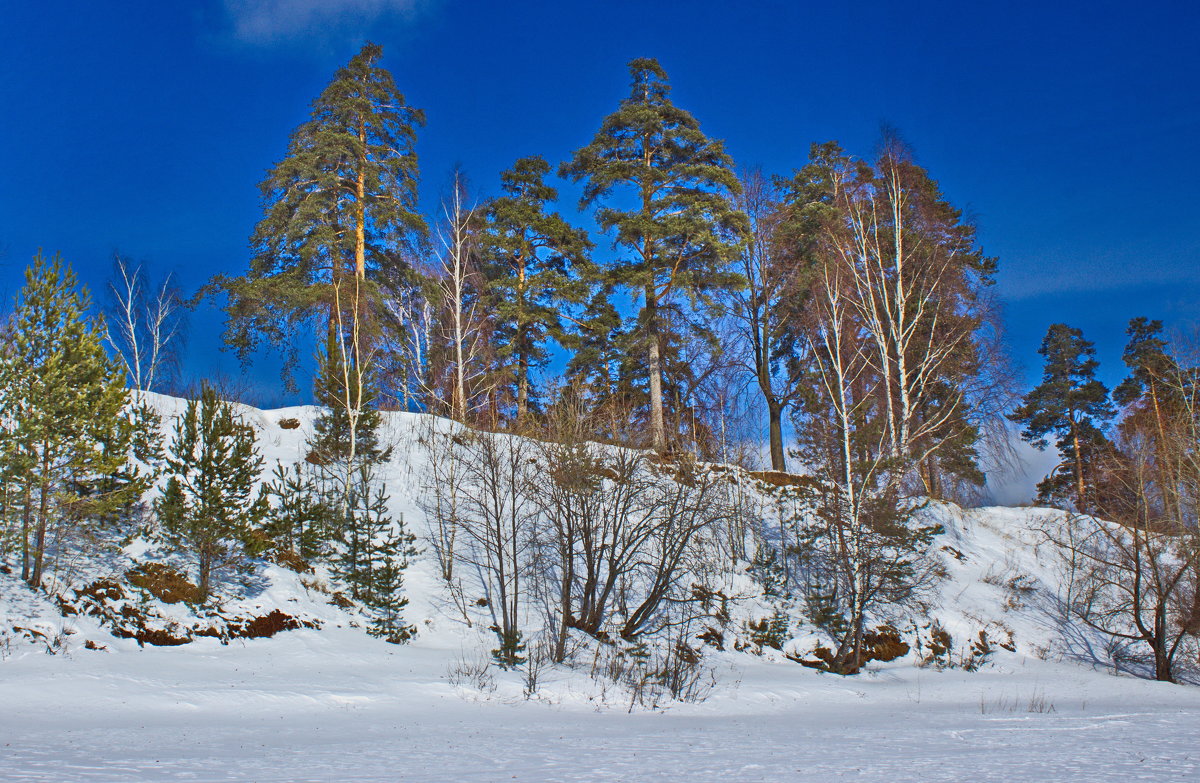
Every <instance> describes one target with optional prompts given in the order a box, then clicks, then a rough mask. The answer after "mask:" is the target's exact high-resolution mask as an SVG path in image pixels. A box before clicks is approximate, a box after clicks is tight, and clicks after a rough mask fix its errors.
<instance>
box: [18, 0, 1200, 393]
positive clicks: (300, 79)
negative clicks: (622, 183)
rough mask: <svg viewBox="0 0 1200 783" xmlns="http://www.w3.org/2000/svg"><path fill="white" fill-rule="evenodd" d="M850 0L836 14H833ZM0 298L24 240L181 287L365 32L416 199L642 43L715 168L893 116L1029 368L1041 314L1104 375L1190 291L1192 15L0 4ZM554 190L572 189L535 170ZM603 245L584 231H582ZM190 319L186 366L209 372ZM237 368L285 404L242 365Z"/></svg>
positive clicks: (846, 139) (208, 318)
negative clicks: (990, 276) (395, 90)
mask: <svg viewBox="0 0 1200 783" xmlns="http://www.w3.org/2000/svg"><path fill="white" fill-rule="evenodd" d="M851 6H852V7H851ZM0 9H2V17H0V22H2V23H0V105H2V106H3V107H4V113H3V115H2V116H0V295H3V296H4V297H5V299H6V300H11V296H12V294H13V293H15V291H16V289H17V287H18V285H19V282H20V272H21V269H22V268H23V267H24V265H25V264H26V263H27V262H28V260H29V258H30V257H31V256H32V254H33V253H34V252H35V251H36V250H37V248H38V247H44V248H45V249H46V250H47V251H55V250H58V251H62V253H63V254H64V256H65V257H66V258H67V259H68V260H69V261H71V262H72V263H73V264H74V266H75V267H76V268H77V270H78V271H79V272H80V273H81V275H82V276H83V278H84V279H85V280H86V281H87V282H89V283H90V284H92V285H93V287H99V286H101V285H102V284H103V281H104V279H105V275H106V274H107V272H108V269H109V266H110V258H111V254H112V252H113V250H115V249H119V250H120V251H121V252H122V253H123V254H126V255H129V256H132V257H134V258H136V259H142V260H145V261H147V262H148V263H150V264H151V265H153V266H154V267H155V268H157V269H161V270H171V271H173V272H174V273H175V274H176V275H177V277H178V279H179V280H180V281H181V283H182V284H183V285H184V287H185V288H188V289H194V288H196V287H198V286H199V285H201V284H202V283H203V282H204V281H205V280H207V279H208V278H209V277H211V276H212V275H213V274H216V273H238V272H239V271H241V270H242V269H244V267H245V264H246V260H247V249H246V237H247V236H248V235H249V233H250V231H251V228H252V227H253V225H254V223H255V221H256V220H257V218H258V216H259V205H258V200H257V199H258V195H257V189H256V183H257V182H258V180H259V179H261V177H262V175H263V173H264V171H265V170H266V169H267V168H268V167H269V166H270V165H271V164H272V163H273V162H275V161H276V160H278V159H279V158H280V157H281V155H282V154H283V152H284V150H285V147H286V141H287V137H288V134H289V133H290V132H291V130H292V129H293V128H294V127H295V126H296V125H298V124H299V123H300V122H302V121H303V120H304V119H305V117H306V113H307V109H308V105H309V102H310V101H311V100H312V99H313V98H314V97H315V96H316V95H317V94H318V93H319V92H320V91H321V89H322V88H323V86H324V85H325V83H326V82H327V81H328V79H329V77H330V76H331V74H332V73H333V71H334V70H335V69H336V68H337V67H338V66H339V65H341V64H342V63H344V62H345V61H346V60H347V59H349V57H350V56H351V55H353V54H354V53H355V52H356V51H357V49H358V47H359V46H360V45H361V44H362V42H363V41H364V40H367V39H371V40H375V41H376V42H378V43H380V44H382V45H383V47H384V53H385V62H384V65H386V66H387V67H388V68H389V69H390V70H391V71H392V72H393V74H394V75H395V78H396V81H397V83H398V84H399V86H400V88H401V89H402V90H403V91H404V92H405V93H406V95H407V97H408V99H409V102H410V103H412V104H413V105H415V106H419V107H421V108H423V109H425V111H426V112H427V114H428V118H429V121H428V124H427V126H426V127H425V129H424V130H423V132H422V133H421V136H420V140H419V144H418V153H419V155H420V160H421V169H422V180H423V181H422V203H423V206H424V208H425V210H426V211H427V212H429V213H433V212H434V210H435V208H436V204H437V199H438V196H439V194H440V192H442V191H443V190H444V187H445V183H446V182H447V179H448V177H449V174H450V171H451V170H452V168H453V166H455V165H456V164H461V165H462V166H463V167H464V169H465V170H466V172H467V174H468V176H469V177H470V179H471V182H472V184H473V186H474V188H475V191H476V193H477V194H479V195H480V196H486V195H488V194H489V193H491V192H493V191H494V189H495V186H496V183H497V181H498V174H499V172H500V171H502V170H503V169H505V168H507V167H508V166H509V165H511V163H512V162H513V161H514V160H515V159H516V158H518V157H520V156H524V155H530V154H541V155H544V156H545V157H547V158H548V159H549V160H551V161H552V162H557V161H559V160H562V159H564V158H566V157H567V156H568V155H569V154H570V153H571V152H572V151H573V150H574V149H575V148H577V147H579V146H581V145H583V144H585V143H586V142H587V141H588V140H589V139H590V138H591V135H592V134H593V133H594V132H595V129H596V128H597V126H598V125H599V122H600V120H601V119H602V118H603V116H604V115H605V114H607V113H608V112H610V111H611V110H612V109H613V108H614V107H615V106H616V104H617V102H618V101H619V100H620V98H621V97H622V96H623V95H624V93H625V91H626V72H625V63H626V62H627V61H628V60H629V59H631V58H633V57H637V56H653V57H657V58H658V59H659V60H660V61H661V62H662V64H663V66H664V67H665V68H666V69H667V71H668V73H669V74H670V76H671V79H672V83H673V84H674V97H675V100H676V101H677V103H679V104H680V105H681V106H683V107H685V108H687V109H689V110H690V111H692V112H693V113H694V114H695V115H696V116H697V117H698V118H699V119H700V121H701V123H702V125H703V127H704V128H705V130H706V131H708V132H709V133H710V134H712V135H714V136H717V137H720V138H723V139H725V140H726V142H727V145H728V149H729V151H730V152H731V153H732V154H733V156H734V158H735V159H736V160H737V161H738V163H739V164H740V165H743V166H761V167H762V168H764V169H765V170H767V171H769V172H775V173H785V174H786V173H788V172H790V171H791V170H792V169H794V168H797V167H799V166H801V165H803V162H804V158H805V155H806V153H807V149H808V145H809V143H810V142H813V141H821V140H827V139H837V140H839V141H840V142H841V143H842V144H843V146H845V147H846V148H847V149H848V150H850V151H851V152H854V153H857V154H861V155H869V154H870V153H871V151H872V148H873V145H874V142H875V140H876V138H877V136H878V131H879V127H880V124H881V123H883V122H886V123H888V124H890V125H893V126H895V127H897V128H898V129H899V130H900V132H901V134H902V135H903V136H904V138H906V139H907V140H908V141H909V143H911V144H912V145H913V147H914V148H915V150H916V152H917V156H918V159H919V160H920V162H921V163H923V164H924V165H925V166H926V167H927V168H928V169H929V170H930V171H931V173H932V175H933V176H934V177H935V178H936V179H938V180H939V181H940V182H941V184H942V186H943V189H944V190H945V192H946V193H947V195H948V196H949V197H950V199H951V200H952V201H953V202H954V203H955V204H957V205H958V206H960V207H962V208H964V209H965V210H966V211H967V212H968V213H969V214H970V215H971V216H972V217H973V218H974V219H975V220H976V221H977V223H978V225H979V228H980V237H981V239H982V242H983V244H984V247H985V249H986V250H987V252H988V253H989V254H992V255H996V256H998V257H999V259H1000V268H1001V272H1000V276H999V293H1000V295H1001V296H1002V298H1003V301H1004V305H1005V312H1006V322H1007V327H1008V332H1009V340H1010V344H1011V349H1012V353H1013V355H1014V357H1015V358H1016V359H1017V361H1018V362H1020V363H1021V364H1022V365H1023V366H1024V369H1025V372H1026V374H1027V376H1028V377H1029V378H1030V379H1032V378H1033V377H1034V376H1035V375H1036V372H1037V365H1038V357H1037V356H1036V353H1035V351H1036V348H1037V345H1038V343H1039V341H1040V339H1041V336H1042V335H1043V334H1044V333H1045V330H1046V327H1047V326H1048V325H1049V324H1050V323H1051V322H1053V321H1056V320H1061V321H1065V322H1067V323H1070V324H1072V325H1076V326H1080V327H1082V328H1083V329H1084V331H1085V333H1086V334H1087V336H1088V337H1089V338H1090V339H1092V340H1094V341H1095V342H1096V343H1097V344H1098V346H1099V349H1100V358H1101V361H1102V363H1103V365H1104V376H1105V378H1106V380H1108V381H1110V383H1111V382H1113V381H1115V380H1117V379H1118V378H1119V377H1120V374H1121V373H1120V370H1121V368H1120V366H1119V356H1120V348H1121V345H1122V343H1123V335H1122V331H1123V328H1124V324H1125V323H1126V322H1127V321H1128V319H1129V318H1131V317H1133V316H1136V315H1147V316H1150V317H1157V318H1162V319H1164V320H1166V321H1167V322H1168V323H1170V324H1172V325H1174V326H1178V327H1181V328H1182V327H1185V326H1186V325H1187V324H1189V323H1190V322H1191V320H1192V319H1193V318H1194V314H1195V313H1196V308H1197V304H1200V263H1198V262H1200V209H1198V207H1200V204H1198V203H1197V197H1196V187H1195V183H1196V182H1197V181H1198V180H1200V156H1197V154H1196V151H1195V147H1196V142H1197V141H1198V140H1200V89H1198V88H1197V85H1198V84H1200V46H1198V45H1197V43H1196V41H1197V38H1198V34H1200V12H1198V11H1196V10H1194V9H1193V8H1192V7H1191V4H1189V3H1182V2H1181V3H1143V4H1136V5H1135V4H1130V3H1106V2H1089V3H1073V2H1055V3H1045V2H1042V3H987V2H979V3H961V2H954V3H949V2H947V3H932V2H928V3H925V2H910V3H903V4H901V3H882V2H879V3H868V2H863V3H855V4H843V3H784V2H765V1H764V2H745V3H740V4H730V3H716V2H707V1H706V0H694V1H693V2H688V3H668V2H661V3H654V2H625V1H623V0H608V1H607V2H590V1H588V2H570V3H563V2H508V3H499V2H451V0H440V1H439V0H323V1H318V0H290V1H289V0H267V1H265V2H249V1H248V0H224V2H221V1H219V0H207V1H198V2H190V3H189V2H172V3H164V2H161V1H158V2H140V1H139V0H126V1H125V2H121V3H96V2H82V1H80V2H54V1H53V0H48V1H47V2H44V3H37V4H34V3H19V2H15V0H4V2H2V3H0ZM563 192H564V196H565V198H564V202H565V205H566V208H567V209H573V203H574V196H575V193H576V192H575V190H574V189H573V188H570V187H565V186H564V187H563ZM601 241H602V240H601ZM218 331H219V320H218V319H217V318H216V317H215V316H214V315H213V313H212V312H211V311H205V310H201V311H200V312H197V313H196V314H195V315H194V316H193V328H192V335H191V342H190V350H189V355H188V371H189V373H190V375H192V376H193V377H194V376H199V375H204V374H211V373H214V372H219V373H221V374H224V375H227V376H233V375H236V374H237V372H238V366H237V363H236V361H235V360H234V359H233V358H232V357H231V356H228V355H224V354H221V353H219V352H218V351H217V350H216V349H217V344H218V341H217V339H216V335H217V332H218ZM248 383H250V384H251V385H252V386H253V388H255V389H257V390H258V395H257V396H258V397H259V398H260V401H262V402H264V403H273V402H281V401H283V400H284V399H285V397H284V395H282V393H281V391H280V390H279V389H278V388H277V383H276V376H275V374H274V370H273V369H272V368H271V367H270V361H269V359H268V360H266V361H264V362H263V363H262V364H260V365H259V367H258V369H256V370H253V371H252V373H251V375H250V381H249V382H248Z"/></svg>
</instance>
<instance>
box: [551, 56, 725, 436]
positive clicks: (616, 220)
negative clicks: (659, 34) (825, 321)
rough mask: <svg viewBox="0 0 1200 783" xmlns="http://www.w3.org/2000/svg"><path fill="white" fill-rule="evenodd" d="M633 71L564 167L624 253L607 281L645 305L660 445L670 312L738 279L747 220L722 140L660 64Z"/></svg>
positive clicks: (636, 335) (642, 333) (639, 319)
mask: <svg viewBox="0 0 1200 783" xmlns="http://www.w3.org/2000/svg"><path fill="white" fill-rule="evenodd" d="M629 73H630V76H631V81H632V84H631V89H630V94H629V97H628V98H626V99H625V100H623V101H622V102H621V105H620V107H619V108H618V109H617V111H615V112H613V113H612V114H610V115H609V116H608V117H606V118H605V119H604V122H603V123H602V124H601V126H600V130H599V131H598V132H597V133H596V136H595V138H593V139H592V142H591V143H590V144H588V145H587V146H586V147H583V148H582V149H580V150H578V151H576V153H575V155H574V156H573V157H572V159H571V160H570V161H568V162H567V163H564V164H563V166H562V168H561V173H562V175H563V176H568V177H570V178H571V179H573V180H575V181H581V180H583V181H585V185H584V192H583V198H582V199H581V201H580V204H581V206H582V207H589V206H594V205H597V204H602V205H603V206H600V207H599V208H598V209H597V211H596V220H597V222H598V223H599V225H600V228H601V229H602V230H604V231H615V234H616V236H615V244H616V246H617V248H618V249H619V250H620V251H621V253H620V256H619V257H618V258H617V259H616V261H615V262H614V263H613V265H612V267H611V270H610V279H611V281H612V282H613V283H615V284H617V285H620V286H623V287H625V288H627V289H629V290H630V291H631V292H632V293H633V294H634V296H635V297H636V298H637V299H638V300H639V301H640V304H641V309H640V311H639V312H638V314H637V316H636V324H635V326H636V328H635V329H634V330H631V336H632V338H633V347H634V349H635V350H636V351H637V352H638V354H639V355H641V356H643V357H645V369H644V374H645V382H646V385H647V387H648V393H649V416H648V418H649V424H650V434H651V438H652V440H653V442H654V445H655V446H656V447H657V448H663V447H664V446H665V445H666V440H667V436H666V424H665V415H664V403H665V396H664V384H663V375H664V369H665V367H664V364H665V361H664V349H666V347H667V342H668V337H669V335H668V331H669V329H670V327H669V323H670V322H671V320H672V319H671V318H670V317H669V316H671V315H673V314H674V315H676V316H679V317H678V318H676V319H674V320H675V321H676V323H679V322H680V321H686V320H689V319H688V318H687V315H688V312H687V308H686V306H685V304H684V303H683V302H681V297H682V296H687V297H689V298H690V299H691V300H692V301H697V300H700V301H704V300H705V299H706V296H707V295H708V294H709V293H711V292H713V291H714V290H719V289H723V288H728V287H730V286H734V285H737V284H738V283H739V280H740V278H739V276H738V275H737V274H736V273H735V272H733V271H731V269H730V262H731V261H732V260H733V259H734V258H735V257H736V256H737V253H738V250H739V247H740V244H741V240H742V236H743V235H744V233H745V232H746V230H747V225H746V217H745V215H743V214H742V213H741V212H739V211H738V210H737V209H736V208H735V207H734V206H733V204H732V203H731V200H730V198H731V196H732V195H733V194H736V193H737V192H738V190H739V185H738V180H737V177H736V175H735V174H734V173H733V170H732V166H733V162H732V160H731V159H730V157H729V155H727V154H726V153H725V150H724V147H723V145H722V143H721V142H720V141H716V140H713V139H710V138H708V137H707V136H706V135H705V134H704V132H703V131H701V130H700V123H699V122H697V121H696V118H695V117H693V116H692V115H691V114H689V113H688V112H686V111H684V110H683V109H680V108H678V107H676V106H675V105H674V104H673V103H672V102H671V99H670V97H669V94H670V85H669V84H668V83H667V74H666V72H665V71H664V70H663V69H662V66H660V65H659V64H658V61H656V60H653V59H647V58H639V59H635V60H633V61H631V62H630V63H629ZM626 205H628V208H623V207H625V206H626Z"/></svg>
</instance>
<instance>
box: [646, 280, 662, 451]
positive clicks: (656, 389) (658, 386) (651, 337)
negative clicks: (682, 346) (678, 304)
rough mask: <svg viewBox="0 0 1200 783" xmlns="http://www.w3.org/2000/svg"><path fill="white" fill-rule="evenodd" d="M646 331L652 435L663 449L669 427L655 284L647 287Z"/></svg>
mask: <svg viewBox="0 0 1200 783" xmlns="http://www.w3.org/2000/svg"><path fill="white" fill-rule="evenodd" d="M646 314H647V317H646V331H647V340H648V343H649V344H648V346H647V348H648V358H649V361H648V364H649V370H650V437H651V439H652V441H653V444H654V448H656V449H658V450H659V451H662V450H663V449H664V448H666V445H667V428H666V424H665V422H664V421H663V384H662V356H661V354H660V350H659V344H658V306H657V302H655V300H654V286H653V285H650V286H647V287H646Z"/></svg>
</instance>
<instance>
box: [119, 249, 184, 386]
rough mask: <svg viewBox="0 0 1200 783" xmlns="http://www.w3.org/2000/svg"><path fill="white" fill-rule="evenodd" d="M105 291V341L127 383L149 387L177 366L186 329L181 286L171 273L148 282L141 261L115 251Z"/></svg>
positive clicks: (161, 381) (167, 375) (157, 382)
mask: <svg viewBox="0 0 1200 783" xmlns="http://www.w3.org/2000/svg"><path fill="white" fill-rule="evenodd" d="M108 290H109V293H110V295H111V303H110V305H109V307H108V319H107V326H108V331H107V334H106V339H107V341H108V343H109V345H111V346H112V348H113V350H115V351H116V352H117V354H118V355H119V356H120V357H121V361H122V362H124V365H125V374H126V376H127V377H128V378H129V384H130V386H131V387H132V388H134V389H135V390H138V391H153V390H154V389H155V388H156V385H158V384H161V383H163V382H165V381H167V380H169V376H170V374H171V373H172V372H173V371H174V370H176V369H177V362H178V359H179V350H180V348H181V343H182V340H183V336H184V327H185V320H184V317H183V298H182V296H181V295H180V292H179V289H178V288H177V287H176V286H175V285H174V283H173V282H172V280H171V275H170V274H167V276H166V277H164V278H163V279H162V281H161V282H158V283H152V282H151V281H150V280H149V278H148V276H147V273H146V271H145V268H144V267H143V266H142V265H141V264H137V263H134V262H133V261H131V260H130V259H128V258H126V257H124V256H121V255H114V257H113V273H112V277H111V278H110V280H109V282H108Z"/></svg>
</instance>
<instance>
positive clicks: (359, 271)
mask: <svg viewBox="0 0 1200 783" xmlns="http://www.w3.org/2000/svg"><path fill="white" fill-rule="evenodd" d="M358 141H359V144H360V145H361V147H360V148H359V153H358V176H357V177H356V178H355V182H354V272H355V274H356V275H358V279H359V280H365V279H366V277H367V205H366V198H367V129H366V127H365V126H364V125H363V123H362V122H361V121H360V122H359V124H358ZM356 315H357V314H356Z"/></svg>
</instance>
